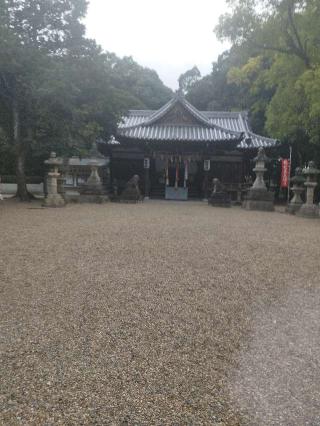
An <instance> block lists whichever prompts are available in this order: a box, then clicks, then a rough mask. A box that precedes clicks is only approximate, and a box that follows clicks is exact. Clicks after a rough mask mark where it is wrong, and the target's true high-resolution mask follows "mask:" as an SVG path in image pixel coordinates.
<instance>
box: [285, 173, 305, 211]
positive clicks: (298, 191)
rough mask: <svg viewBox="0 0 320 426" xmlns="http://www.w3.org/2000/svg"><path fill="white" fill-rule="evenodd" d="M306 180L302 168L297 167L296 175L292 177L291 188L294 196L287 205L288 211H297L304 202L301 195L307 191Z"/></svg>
mask: <svg viewBox="0 0 320 426" xmlns="http://www.w3.org/2000/svg"><path fill="white" fill-rule="evenodd" d="M304 182H305V178H304V176H303V175H302V169H301V168H300V167H297V168H296V171H295V176H294V177H293V178H291V183H292V184H293V186H292V188H291V189H292V192H293V197H292V199H291V200H290V203H289V204H288V207H287V212H288V213H290V214H295V213H297V212H298V211H299V210H300V208H301V206H302V204H303V201H302V199H301V195H302V194H303V193H304V191H305V187H304Z"/></svg>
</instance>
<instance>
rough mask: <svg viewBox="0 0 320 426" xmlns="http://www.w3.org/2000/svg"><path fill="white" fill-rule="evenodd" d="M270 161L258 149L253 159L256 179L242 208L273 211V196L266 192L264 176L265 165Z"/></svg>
mask: <svg viewBox="0 0 320 426" xmlns="http://www.w3.org/2000/svg"><path fill="white" fill-rule="evenodd" d="M268 161H270V160H269V158H268V157H267V156H266V154H265V151H264V149H263V148H259V151H258V156H257V157H256V158H255V159H254V162H255V168H254V169H253V171H254V172H255V174H256V179H255V181H254V183H253V185H252V187H251V188H250V190H249V192H248V194H247V196H246V197H245V200H244V201H243V204H242V207H243V208H245V209H247V210H264V211H273V210H274V204H273V202H274V194H273V193H272V192H269V191H268V190H267V187H266V184H265V181H264V174H265V172H266V171H267V168H266V163H267V162H268Z"/></svg>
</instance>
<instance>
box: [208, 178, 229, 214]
mask: <svg viewBox="0 0 320 426" xmlns="http://www.w3.org/2000/svg"><path fill="white" fill-rule="evenodd" d="M212 182H213V191H212V193H211V195H210V198H209V200H208V203H209V205H210V206H214V207H231V197H230V194H228V193H227V192H226V191H225V188H224V186H223V185H222V184H221V182H220V181H219V179H217V178H215V179H213V181H212Z"/></svg>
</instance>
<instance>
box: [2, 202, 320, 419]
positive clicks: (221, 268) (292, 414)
mask: <svg viewBox="0 0 320 426" xmlns="http://www.w3.org/2000/svg"><path fill="white" fill-rule="evenodd" d="M0 229H1V232H0V325H1V328H0V424H1V425H6V426H7V425H58V424H60V425H129V426H131V425H263V426H264V425H290V426H295V425H297V426H301V425H313V426H315V425H319V424H320V355H319V354H320V339H319V336H320V289H319V287H320V286H319V284H320V269H319V264H320V220H318V221H317V220H307V219H302V218H296V217H292V216H288V215H285V214H282V213H263V212H248V211H243V210H241V209H240V208H232V209H219V208H212V207H209V206H208V205H205V204H203V203H200V202H198V203H197V202H188V203H176V202H161V201H150V202H147V203H144V204H138V205H130V204H106V205H79V206H77V205H70V206H68V207H66V208H64V209H57V210H54V209H47V210H46V209H42V208H41V207H40V204H37V203H31V204H19V203H17V202H14V201H5V202H3V203H0Z"/></svg>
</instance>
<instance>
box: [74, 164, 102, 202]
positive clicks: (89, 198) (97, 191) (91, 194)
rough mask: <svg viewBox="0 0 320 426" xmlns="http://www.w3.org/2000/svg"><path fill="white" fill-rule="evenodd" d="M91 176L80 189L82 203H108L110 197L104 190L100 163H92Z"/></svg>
mask: <svg viewBox="0 0 320 426" xmlns="http://www.w3.org/2000/svg"><path fill="white" fill-rule="evenodd" d="M90 167H91V174H90V176H89V178H88V180H87V182H86V183H85V184H84V185H83V186H82V187H81V189H80V199H79V201H80V203H98V204H102V203H106V202H108V201H109V196H108V194H107V192H106V190H105V189H104V188H103V185H102V182H101V179H100V176H99V173H98V162H97V161H96V160H94V159H92V160H91V162H90Z"/></svg>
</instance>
